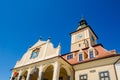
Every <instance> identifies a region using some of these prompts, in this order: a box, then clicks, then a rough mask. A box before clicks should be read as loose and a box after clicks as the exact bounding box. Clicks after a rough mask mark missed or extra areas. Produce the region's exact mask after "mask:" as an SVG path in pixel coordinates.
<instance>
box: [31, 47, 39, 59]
mask: <svg viewBox="0 0 120 80" xmlns="http://www.w3.org/2000/svg"><path fill="white" fill-rule="evenodd" d="M38 53H39V48H36V49H35V50H33V51H32V54H31V57H30V58H31V59H32V58H36V57H37V56H38Z"/></svg>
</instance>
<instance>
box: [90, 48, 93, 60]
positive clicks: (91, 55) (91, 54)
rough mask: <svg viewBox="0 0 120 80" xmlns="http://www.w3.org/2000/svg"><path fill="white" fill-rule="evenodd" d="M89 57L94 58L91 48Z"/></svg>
mask: <svg viewBox="0 0 120 80" xmlns="http://www.w3.org/2000/svg"><path fill="white" fill-rule="evenodd" d="M89 57H90V59H91V58H94V53H93V50H91V51H90V52H89Z"/></svg>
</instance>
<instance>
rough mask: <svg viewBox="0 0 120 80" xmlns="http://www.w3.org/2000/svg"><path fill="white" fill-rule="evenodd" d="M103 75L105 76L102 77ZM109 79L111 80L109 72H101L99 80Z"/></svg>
mask: <svg viewBox="0 0 120 80" xmlns="http://www.w3.org/2000/svg"><path fill="white" fill-rule="evenodd" d="M102 73H103V76H101V74H102ZM105 73H107V75H108V76H106V75H105ZM106 77H107V78H108V80H110V73H109V71H102V72H99V80H102V78H104V79H105V78H106Z"/></svg>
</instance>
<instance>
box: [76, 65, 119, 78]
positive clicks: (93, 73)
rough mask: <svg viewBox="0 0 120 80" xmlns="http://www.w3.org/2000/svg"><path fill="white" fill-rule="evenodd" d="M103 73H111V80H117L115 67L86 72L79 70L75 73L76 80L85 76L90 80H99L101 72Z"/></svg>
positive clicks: (108, 66) (87, 70) (97, 68)
mask: <svg viewBox="0 0 120 80" xmlns="http://www.w3.org/2000/svg"><path fill="white" fill-rule="evenodd" d="M91 65H93V64H91ZM103 71H108V72H109V76H110V80H117V79H116V75H115V70H114V66H113V65H107V66H100V67H95V68H90V69H84V70H77V71H75V80H79V76H80V75H84V74H87V76H88V80H99V72H103Z"/></svg>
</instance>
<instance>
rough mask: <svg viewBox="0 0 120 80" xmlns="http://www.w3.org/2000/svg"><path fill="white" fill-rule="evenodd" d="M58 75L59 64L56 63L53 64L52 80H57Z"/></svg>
mask: <svg viewBox="0 0 120 80" xmlns="http://www.w3.org/2000/svg"><path fill="white" fill-rule="evenodd" d="M59 73H60V63H59V62H58V61H56V62H55V63H54V71H53V80H59Z"/></svg>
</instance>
